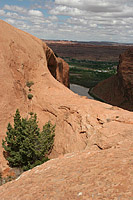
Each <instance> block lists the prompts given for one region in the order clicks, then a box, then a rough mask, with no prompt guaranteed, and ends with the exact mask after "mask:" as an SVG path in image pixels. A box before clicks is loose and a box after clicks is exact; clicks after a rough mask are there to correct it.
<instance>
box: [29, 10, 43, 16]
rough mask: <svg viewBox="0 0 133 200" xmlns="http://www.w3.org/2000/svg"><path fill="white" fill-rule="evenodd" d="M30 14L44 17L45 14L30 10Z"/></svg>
mask: <svg viewBox="0 0 133 200" xmlns="http://www.w3.org/2000/svg"><path fill="white" fill-rule="evenodd" d="M28 14H29V15H31V16H37V17H43V13H42V12H41V11H39V10H29V11H28Z"/></svg>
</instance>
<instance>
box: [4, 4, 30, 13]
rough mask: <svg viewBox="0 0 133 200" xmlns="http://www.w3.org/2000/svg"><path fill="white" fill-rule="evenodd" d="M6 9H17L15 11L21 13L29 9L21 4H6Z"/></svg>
mask: <svg viewBox="0 0 133 200" xmlns="http://www.w3.org/2000/svg"><path fill="white" fill-rule="evenodd" d="M3 9H4V10H10V11H15V12H19V13H26V12H27V9H25V8H23V7H20V6H16V5H15V6H14V5H7V4H6V5H5V6H4V7H3Z"/></svg>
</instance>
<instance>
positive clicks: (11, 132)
mask: <svg viewBox="0 0 133 200" xmlns="http://www.w3.org/2000/svg"><path fill="white" fill-rule="evenodd" d="M54 132H55V126H53V125H52V124H51V122H48V123H46V124H45V125H44V126H43V130H42V131H40V129H39V128H38V122H37V115H36V114H34V115H31V116H30V118H29V119H25V118H21V116H20V113H19V110H18V109H17V110H16V114H15V116H14V127H12V126H11V124H10V123H9V124H8V126H7V132H6V135H7V136H6V137H5V140H2V146H3V148H4V150H5V152H6V155H7V157H6V159H7V160H8V163H9V166H10V167H19V168H22V169H23V170H28V169H31V168H33V167H34V166H36V165H38V164H42V163H43V162H45V161H47V160H48V158H47V155H48V154H49V153H50V151H51V150H52V147H53V142H54Z"/></svg>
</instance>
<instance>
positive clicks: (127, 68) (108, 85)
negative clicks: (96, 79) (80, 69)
mask: <svg viewBox="0 0 133 200" xmlns="http://www.w3.org/2000/svg"><path fill="white" fill-rule="evenodd" d="M92 93H94V94H95V95H96V96H98V97H99V98H101V99H103V100H105V101H106V102H107V103H110V104H112V105H116V106H119V107H121V108H124V109H127V110H131V111H133V48H130V49H129V50H127V51H126V52H125V53H123V54H122V55H120V61H119V65H118V69H117V74H116V75H115V76H112V77H111V78H109V79H106V80H104V81H102V82H101V83H99V84H98V85H97V86H95V87H94V88H93V89H92Z"/></svg>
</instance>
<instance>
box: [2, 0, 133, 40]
mask: <svg viewBox="0 0 133 200" xmlns="http://www.w3.org/2000/svg"><path fill="white" fill-rule="evenodd" d="M27 1H28V3H29V2H30V7H29V8H25V7H23V6H18V4H16V5H7V4H6V5H5V6H3V7H0V16H1V18H2V19H5V20H6V21H7V22H8V23H11V24H13V25H14V26H16V27H17V28H20V29H22V30H25V31H27V32H30V33H31V34H33V35H35V36H37V37H39V38H45V39H68V40H82V41H83V40H86V41H90V40H98V41H100V40H107V41H109V40H111V41H117V42H119V41H121V42H133V31H132V30H133V12H132V11H133V1H132V0H128V1H127V0H55V1H53V0H36V1H35V0H27ZM21 4H22V3H21V2H19V5H21Z"/></svg>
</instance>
